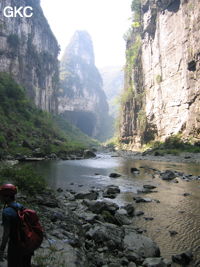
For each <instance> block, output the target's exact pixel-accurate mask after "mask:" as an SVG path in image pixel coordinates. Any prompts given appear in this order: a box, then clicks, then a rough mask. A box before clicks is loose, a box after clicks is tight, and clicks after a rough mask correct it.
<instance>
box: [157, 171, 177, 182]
mask: <svg viewBox="0 0 200 267" xmlns="http://www.w3.org/2000/svg"><path fill="white" fill-rule="evenodd" d="M160 177H161V179H162V180H167V181H168V180H173V179H174V178H176V174H175V172H173V171H171V170H166V171H164V172H161V173H160Z"/></svg>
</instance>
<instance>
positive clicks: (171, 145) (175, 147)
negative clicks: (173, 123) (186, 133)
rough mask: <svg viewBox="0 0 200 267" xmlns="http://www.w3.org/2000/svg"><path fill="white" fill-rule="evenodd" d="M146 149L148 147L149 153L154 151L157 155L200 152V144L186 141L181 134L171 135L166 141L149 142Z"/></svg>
mask: <svg viewBox="0 0 200 267" xmlns="http://www.w3.org/2000/svg"><path fill="white" fill-rule="evenodd" d="M144 149H145V150H147V149H148V150H149V153H154V154H157V155H164V154H174V155H178V154H180V153H181V152H191V153H200V147H199V146H197V145H195V144H192V143H190V142H189V141H184V140H183V139H182V137H181V135H180V134H177V135H171V136H170V137H168V138H166V139H165V141H164V142H160V141H153V142H151V143H148V144H147V145H146V146H145V147H144Z"/></svg>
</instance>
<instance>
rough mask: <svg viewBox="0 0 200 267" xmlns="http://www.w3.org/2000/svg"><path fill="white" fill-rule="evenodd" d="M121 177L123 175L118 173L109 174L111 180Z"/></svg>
mask: <svg viewBox="0 0 200 267" xmlns="http://www.w3.org/2000/svg"><path fill="white" fill-rule="evenodd" d="M120 176H121V174H119V173H116V172H112V173H110V174H109V177H111V178H118V177H120Z"/></svg>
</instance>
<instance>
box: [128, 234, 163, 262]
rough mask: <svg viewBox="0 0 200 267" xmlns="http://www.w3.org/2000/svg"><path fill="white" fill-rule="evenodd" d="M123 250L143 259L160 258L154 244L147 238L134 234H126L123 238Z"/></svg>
mask: <svg viewBox="0 0 200 267" xmlns="http://www.w3.org/2000/svg"><path fill="white" fill-rule="evenodd" d="M124 248H125V249H127V250H130V251H133V252H135V253H136V254H137V255H139V256H140V257H143V258H148V257H159V256H160V249H159V247H158V246H157V244H156V243H155V242H153V241H152V240H151V239H150V238H149V237H146V236H143V235H140V234H137V233H134V232H128V231H127V232H126V235H125V237H124Z"/></svg>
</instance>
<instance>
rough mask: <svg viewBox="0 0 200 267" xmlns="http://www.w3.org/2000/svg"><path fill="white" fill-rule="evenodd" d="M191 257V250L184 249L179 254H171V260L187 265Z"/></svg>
mask: <svg viewBox="0 0 200 267" xmlns="http://www.w3.org/2000/svg"><path fill="white" fill-rule="evenodd" d="M192 259H193V254H192V252H191V251H186V252H183V253H181V254H177V255H172V261H173V262H175V263H178V264H180V265H188V264H189V263H190V262H191V261H192Z"/></svg>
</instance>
